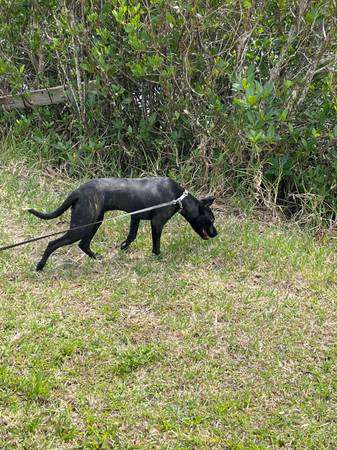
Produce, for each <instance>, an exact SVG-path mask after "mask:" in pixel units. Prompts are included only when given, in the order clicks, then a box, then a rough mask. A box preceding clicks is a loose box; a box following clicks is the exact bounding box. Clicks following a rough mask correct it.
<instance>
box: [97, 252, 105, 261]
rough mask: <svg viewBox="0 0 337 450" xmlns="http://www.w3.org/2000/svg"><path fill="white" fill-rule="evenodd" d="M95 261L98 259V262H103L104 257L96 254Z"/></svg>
mask: <svg viewBox="0 0 337 450" xmlns="http://www.w3.org/2000/svg"><path fill="white" fill-rule="evenodd" d="M95 259H97V261H102V260H103V256H102V255H99V254H98V253H95Z"/></svg>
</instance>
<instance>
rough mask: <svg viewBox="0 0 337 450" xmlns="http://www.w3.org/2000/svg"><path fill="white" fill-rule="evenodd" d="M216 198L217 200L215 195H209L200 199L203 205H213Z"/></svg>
mask: <svg viewBox="0 0 337 450" xmlns="http://www.w3.org/2000/svg"><path fill="white" fill-rule="evenodd" d="M214 200H215V197H214V195H209V196H208V197H205V198H201V199H200V200H199V201H200V203H201V205H202V206H211V204H212V203H213V202H214Z"/></svg>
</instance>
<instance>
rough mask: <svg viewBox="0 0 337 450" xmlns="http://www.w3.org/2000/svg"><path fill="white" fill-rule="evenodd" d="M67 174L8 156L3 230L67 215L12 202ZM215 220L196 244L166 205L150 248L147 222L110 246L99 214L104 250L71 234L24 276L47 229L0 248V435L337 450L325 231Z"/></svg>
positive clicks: (122, 444)
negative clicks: (212, 233) (157, 243)
mask: <svg viewBox="0 0 337 450" xmlns="http://www.w3.org/2000/svg"><path fill="white" fill-rule="evenodd" d="M75 184H76V183H74V181H71V180H69V179H66V178H62V177H58V176H53V177H50V176H49V175H47V174H46V173H37V172H36V171H34V170H33V169H27V168H26V167H25V165H24V164H18V163H17V164H14V163H9V162H7V163H6V164H5V165H4V166H3V167H2V171H1V174H0V242H1V243H7V242H11V241H17V240H21V239H23V238H24V237H28V236H33V235H39V234H42V233H45V232H49V231H52V230H58V229H59V228H61V227H62V228H64V227H66V226H67V224H66V223H61V224H60V223H58V221H57V220H55V221H52V222H43V221H39V220H38V219H36V218H35V217H32V216H30V215H28V214H27V213H26V212H25V211H24V209H25V208H27V207H29V206H33V207H36V208H37V209H43V210H48V209H51V208H52V207H54V206H56V205H58V204H59V203H60V201H61V199H63V198H64V195H65V194H66V192H68V191H69V190H71V189H72V188H73V187H74V185H75ZM66 217H67V216H66ZM62 220H63V218H62ZM217 226H218V228H219V237H218V238H217V239H214V240H212V241H207V242H204V241H202V240H201V239H200V238H198V236H196V235H195V234H194V232H193V231H192V229H191V228H190V226H189V225H188V224H187V223H186V222H184V220H183V218H182V217H181V216H176V217H174V218H173V219H172V221H170V222H169V224H168V225H167V227H166V229H165V232H164V236H163V242H162V249H163V255H162V258H161V259H157V258H154V257H152V256H151V243H150V234H149V224H146V223H144V224H143V225H142V226H141V229H140V233H139V237H138V239H137V240H136V242H135V243H134V244H133V247H132V249H131V250H130V251H129V252H127V253H126V254H124V253H122V252H120V251H119V250H118V248H116V245H117V244H118V243H120V242H122V241H123V239H124V238H125V235H126V233H127V228H128V223H127V222H125V221H123V222H116V223H112V222H106V223H105V224H104V225H103V226H102V227H101V230H100V232H99V233H98V235H97V237H96V239H95V241H94V244H93V247H94V249H95V250H96V251H98V252H99V253H101V254H102V255H103V256H104V259H103V260H102V261H101V262H98V261H92V260H90V259H89V258H87V257H86V256H85V255H84V254H82V253H81V252H80V250H79V249H78V248H77V246H76V245H73V246H70V247H68V248H64V249H61V250H59V251H58V252H56V253H55V254H54V255H53V256H52V257H51V259H50V260H49V262H48V265H47V266H46V268H45V270H44V271H43V272H42V273H41V274H37V273H36V272H35V271H34V266H35V263H36V262H37V261H38V259H39V257H40V255H41V253H42V251H43V250H44V247H45V245H46V242H44V241H42V242H39V243H36V244H32V245H29V246H26V247H21V248H18V249H14V250H12V251H6V252H3V253H1V254H0V270H1V279H0V443H1V444H0V445H1V448H6V449H10V448H25V449H30V448H38V449H39V448H40V449H67V448H69V449H75V448H83V449H98V448H116V449H154V448H160V449H209V448H214V449H227V448H228V449H264V448H289V449H290V448H291V449H327V448H331V449H334V448H336V445H337V444H336V443H337V422H336V417H337V398H336V397H337V394H336V393H337V377H336V375H337V373H336V368H337V367H336V365H337V341H336V333H337V296H336V284H337V275H336V263H337V257H336V255H337V247H336V244H335V241H334V240H333V239H331V237H330V238H329V237H324V238H323V239H321V241H319V242H318V241H317V240H315V239H314V238H313V237H312V236H311V235H310V234H307V233H306V232H304V231H300V230H299V229H298V228H297V227H296V226H295V225H290V224H284V223H283V224H282V223H272V222H271V221H265V222H263V221H258V220H254V219H253V218H249V217H245V218H239V217H235V216H232V215H230V214H228V213H227V214H225V213H224V212H222V213H221V212H218V213H217Z"/></svg>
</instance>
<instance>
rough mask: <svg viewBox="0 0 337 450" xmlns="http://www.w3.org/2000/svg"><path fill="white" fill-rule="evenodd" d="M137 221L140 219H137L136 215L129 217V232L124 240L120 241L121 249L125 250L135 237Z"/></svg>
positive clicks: (137, 226)
mask: <svg viewBox="0 0 337 450" xmlns="http://www.w3.org/2000/svg"><path fill="white" fill-rule="evenodd" d="M139 222H140V219H138V217H131V222H130V230H129V234H128V237H127V238H126V239H125V241H124V242H122V244H121V250H127V249H128V248H129V246H130V244H131V243H132V242H133V241H134V240H135V239H136V237H137V233H138V228H139Z"/></svg>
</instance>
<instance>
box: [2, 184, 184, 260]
mask: <svg viewBox="0 0 337 450" xmlns="http://www.w3.org/2000/svg"><path fill="white" fill-rule="evenodd" d="M187 196H188V191H186V190H185V191H184V192H183V194H182V195H181V196H180V197H179V198H177V199H175V200H171V201H170V202H165V203H159V204H158V205H154V206H149V207H148V208H143V209H139V210H137V211H131V212H128V213H125V214H121V215H120V216H117V217H110V218H108V219H105V222H108V221H112V220H114V221H116V220H119V219H124V218H125V217H129V216H133V215H135V214H141V213H144V212H147V211H152V210H154V209H159V208H164V207H165V206H172V205H178V206H179V209H178V211H181V210H182V209H183V205H182V201H183V200H184V198H186V197H187ZM102 222H103V220H99V221H98V222H92V223H87V224H85V225H79V226H78V227H74V228H68V229H66V230H62V231H56V232H55V233H51V234H44V235H42V236H38V237H35V238H31V239H26V240H25V241H21V242H17V243H14V244H10V245H6V246H4V247H0V252H2V251H3V250H8V249H10V248H14V247H19V246H21V245H26V244H30V243H31V242H36V241H40V240H41V239H46V238H49V237H52V236H57V235H59V234H63V233H66V232H68V231H73V230H80V229H81V228H86V227H90V226H92V225H97V224H99V223H102Z"/></svg>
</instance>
